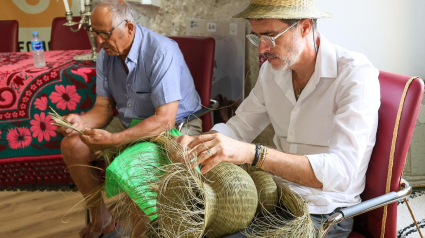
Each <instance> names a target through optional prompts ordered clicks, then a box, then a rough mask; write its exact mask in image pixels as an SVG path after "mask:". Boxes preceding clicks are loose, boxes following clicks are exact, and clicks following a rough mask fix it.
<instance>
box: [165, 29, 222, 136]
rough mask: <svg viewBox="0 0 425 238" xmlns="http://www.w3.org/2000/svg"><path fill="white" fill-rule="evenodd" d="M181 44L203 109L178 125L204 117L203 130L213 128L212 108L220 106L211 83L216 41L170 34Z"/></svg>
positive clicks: (177, 124)
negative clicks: (215, 98)
mask: <svg viewBox="0 0 425 238" xmlns="http://www.w3.org/2000/svg"><path fill="white" fill-rule="evenodd" d="M170 38H171V39H173V40H174V41H176V42H177V44H179V47H180V50H181V51H182V53H183V56H184V59H185V61H186V64H187V66H188V67H189V70H190V73H191V74H192V77H193V81H194V83H195V88H196V91H198V93H199V96H200V97H201V105H202V109H201V110H200V111H198V112H196V113H194V114H193V115H191V116H189V118H186V119H185V120H184V121H180V122H176V126H180V127H181V126H182V125H183V124H182V122H183V123H184V122H186V121H190V120H193V119H194V118H195V117H200V118H201V119H202V131H204V132H206V131H209V130H210V129H211V128H212V121H211V113H209V112H210V111H211V110H213V109H216V108H217V107H218V103H217V101H215V100H211V99H210V98H211V83H212V76H213V68H214V50H215V41H214V39H213V38H211V37H184V36H170Z"/></svg>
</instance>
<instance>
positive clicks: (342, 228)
mask: <svg viewBox="0 0 425 238" xmlns="http://www.w3.org/2000/svg"><path fill="white" fill-rule="evenodd" d="M277 214H278V215H279V216H281V217H288V215H287V214H285V212H284V211H283V210H281V209H279V210H278V211H277ZM330 215H331V214H310V217H311V220H312V221H313V223H314V226H315V227H316V228H317V230H318V229H319V228H320V226H321V224H322V223H323V222H324V221H326V219H328V218H329V216H330ZM258 219H259V220H262V218H261V217H260V218H258ZM263 221H264V220H263ZM353 222H354V218H350V219H347V220H345V221H342V222H340V223H339V224H337V225H335V226H334V227H332V229H331V230H330V232H329V233H328V236H327V238H334V237H335V238H337V237H338V238H345V237H348V235H349V234H350V232H351V230H352V229H353ZM253 227H255V224H252V225H251V226H250V227H248V228H246V229H245V230H243V231H240V232H238V233H235V234H232V235H228V236H225V237H224V238H246V237H247V236H245V235H244V234H249V233H250V232H252V230H253V229H254V228H253ZM316 236H317V234H316Z"/></svg>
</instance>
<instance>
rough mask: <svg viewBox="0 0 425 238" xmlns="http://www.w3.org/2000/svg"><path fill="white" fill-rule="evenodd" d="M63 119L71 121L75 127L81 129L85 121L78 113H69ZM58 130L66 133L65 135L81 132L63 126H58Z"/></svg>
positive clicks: (63, 133)
mask: <svg viewBox="0 0 425 238" xmlns="http://www.w3.org/2000/svg"><path fill="white" fill-rule="evenodd" d="M63 119H65V120H66V121H67V122H69V123H70V124H71V125H72V126H73V127H75V128H77V129H79V130H80V131H82V130H83V129H84V128H83V122H82V120H81V117H80V116H79V115H77V114H69V115H66V116H63ZM57 131H58V132H59V133H61V134H62V135H64V136H65V137H69V136H73V135H77V134H79V133H78V132H77V131H75V130H72V129H70V128H66V127H63V126H58V127H57Z"/></svg>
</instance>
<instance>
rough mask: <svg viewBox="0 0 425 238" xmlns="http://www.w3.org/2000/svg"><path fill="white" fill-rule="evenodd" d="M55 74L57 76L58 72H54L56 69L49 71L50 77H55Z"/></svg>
mask: <svg viewBox="0 0 425 238" xmlns="http://www.w3.org/2000/svg"><path fill="white" fill-rule="evenodd" d="M56 76H58V74H57V72H56V71H52V72H51V73H50V77H52V78H55V77H56Z"/></svg>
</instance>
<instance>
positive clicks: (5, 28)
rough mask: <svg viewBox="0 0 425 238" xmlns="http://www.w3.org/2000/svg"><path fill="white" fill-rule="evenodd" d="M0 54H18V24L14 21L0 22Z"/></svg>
mask: <svg viewBox="0 0 425 238" xmlns="http://www.w3.org/2000/svg"><path fill="white" fill-rule="evenodd" d="M0 32H1V37H2V40H1V44H0V52H18V51H19V48H18V33H19V23H18V21H16V20H3V21H0Z"/></svg>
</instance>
